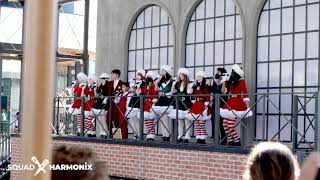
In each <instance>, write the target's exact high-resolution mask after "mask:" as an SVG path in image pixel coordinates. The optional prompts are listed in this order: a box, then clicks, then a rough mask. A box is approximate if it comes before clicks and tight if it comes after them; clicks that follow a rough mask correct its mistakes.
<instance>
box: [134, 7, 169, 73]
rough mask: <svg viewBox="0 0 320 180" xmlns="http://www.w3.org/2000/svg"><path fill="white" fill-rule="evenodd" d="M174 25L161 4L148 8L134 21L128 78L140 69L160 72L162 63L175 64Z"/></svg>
mask: <svg viewBox="0 0 320 180" xmlns="http://www.w3.org/2000/svg"><path fill="white" fill-rule="evenodd" d="M173 34H174V33H173V26H172V22H171V19H170V17H169V16H168V14H167V12H166V11H165V10H164V9H162V8H161V7H159V6H156V5H153V6H150V7H148V8H146V9H145V10H144V11H142V12H141V13H140V15H139V16H138V17H137V19H136V22H135V23H134V25H133V27H132V29H131V34H130V42H129V60H128V62H129V63H128V79H131V78H133V77H134V76H135V73H136V71H137V70H139V69H145V70H153V71H156V72H157V73H158V71H159V68H160V66H161V65H162V64H169V65H171V66H172V65H173V39H174V37H173V36H174V35H173Z"/></svg>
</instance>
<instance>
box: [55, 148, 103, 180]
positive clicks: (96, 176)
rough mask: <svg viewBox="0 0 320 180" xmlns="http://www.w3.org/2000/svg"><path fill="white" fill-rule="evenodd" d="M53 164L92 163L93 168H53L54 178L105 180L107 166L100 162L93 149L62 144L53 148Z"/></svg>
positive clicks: (56, 179)
mask: <svg viewBox="0 0 320 180" xmlns="http://www.w3.org/2000/svg"><path fill="white" fill-rule="evenodd" d="M52 156H53V157H52V164H53V165H61V164H68V165H72V164H84V163H88V164H92V170H53V171H52V178H51V179H52V180H62V179H72V180H105V179H107V168H106V166H105V163H104V162H98V161H97V159H96V156H95V154H94V153H93V152H92V151H91V149H89V148H86V147H79V146H65V145H63V146H60V147H58V148H56V149H54V150H53V154H52Z"/></svg>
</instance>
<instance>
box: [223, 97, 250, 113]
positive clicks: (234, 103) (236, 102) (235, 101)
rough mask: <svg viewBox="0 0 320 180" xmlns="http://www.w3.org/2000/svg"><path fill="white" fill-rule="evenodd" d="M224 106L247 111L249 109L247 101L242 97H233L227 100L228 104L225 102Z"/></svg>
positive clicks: (224, 107) (229, 108)
mask: <svg viewBox="0 0 320 180" xmlns="http://www.w3.org/2000/svg"><path fill="white" fill-rule="evenodd" d="M222 108H223V109H228V110H236V111H245V110H247V109H248V108H247V105H246V103H245V102H244V101H243V99H242V98H241V97H231V98H230V99H229V100H228V101H227V104H225V105H224V106H223V107H222Z"/></svg>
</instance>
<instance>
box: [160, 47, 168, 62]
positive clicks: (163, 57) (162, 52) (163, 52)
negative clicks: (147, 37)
mask: <svg viewBox="0 0 320 180" xmlns="http://www.w3.org/2000/svg"><path fill="white" fill-rule="evenodd" d="M160 64H168V49H167V48H161V49H160Z"/></svg>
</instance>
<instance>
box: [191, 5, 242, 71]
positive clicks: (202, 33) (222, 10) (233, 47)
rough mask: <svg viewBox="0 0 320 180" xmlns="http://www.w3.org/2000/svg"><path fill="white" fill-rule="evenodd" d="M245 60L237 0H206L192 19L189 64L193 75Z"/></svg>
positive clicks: (227, 66)
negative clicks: (234, 0)
mask: <svg viewBox="0 0 320 180" xmlns="http://www.w3.org/2000/svg"><path fill="white" fill-rule="evenodd" d="M235 63H239V64H241V63H242V24H241V19H240V15H239V13H238V12H237V9H236V6H235V5H234V3H233V0H203V1H202V2H201V3H200V4H199V5H198V7H197V8H196V10H195V12H194V13H193V15H192V17H191V20H190V22H189V26H188V31H187V38H186V67H187V68H188V69H189V70H190V71H191V74H192V76H194V74H195V73H196V72H197V71H200V70H205V71H206V72H207V74H208V75H213V72H214V70H215V69H216V67H225V68H227V69H228V68H229V67H230V66H232V65H233V64H235Z"/></svg>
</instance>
